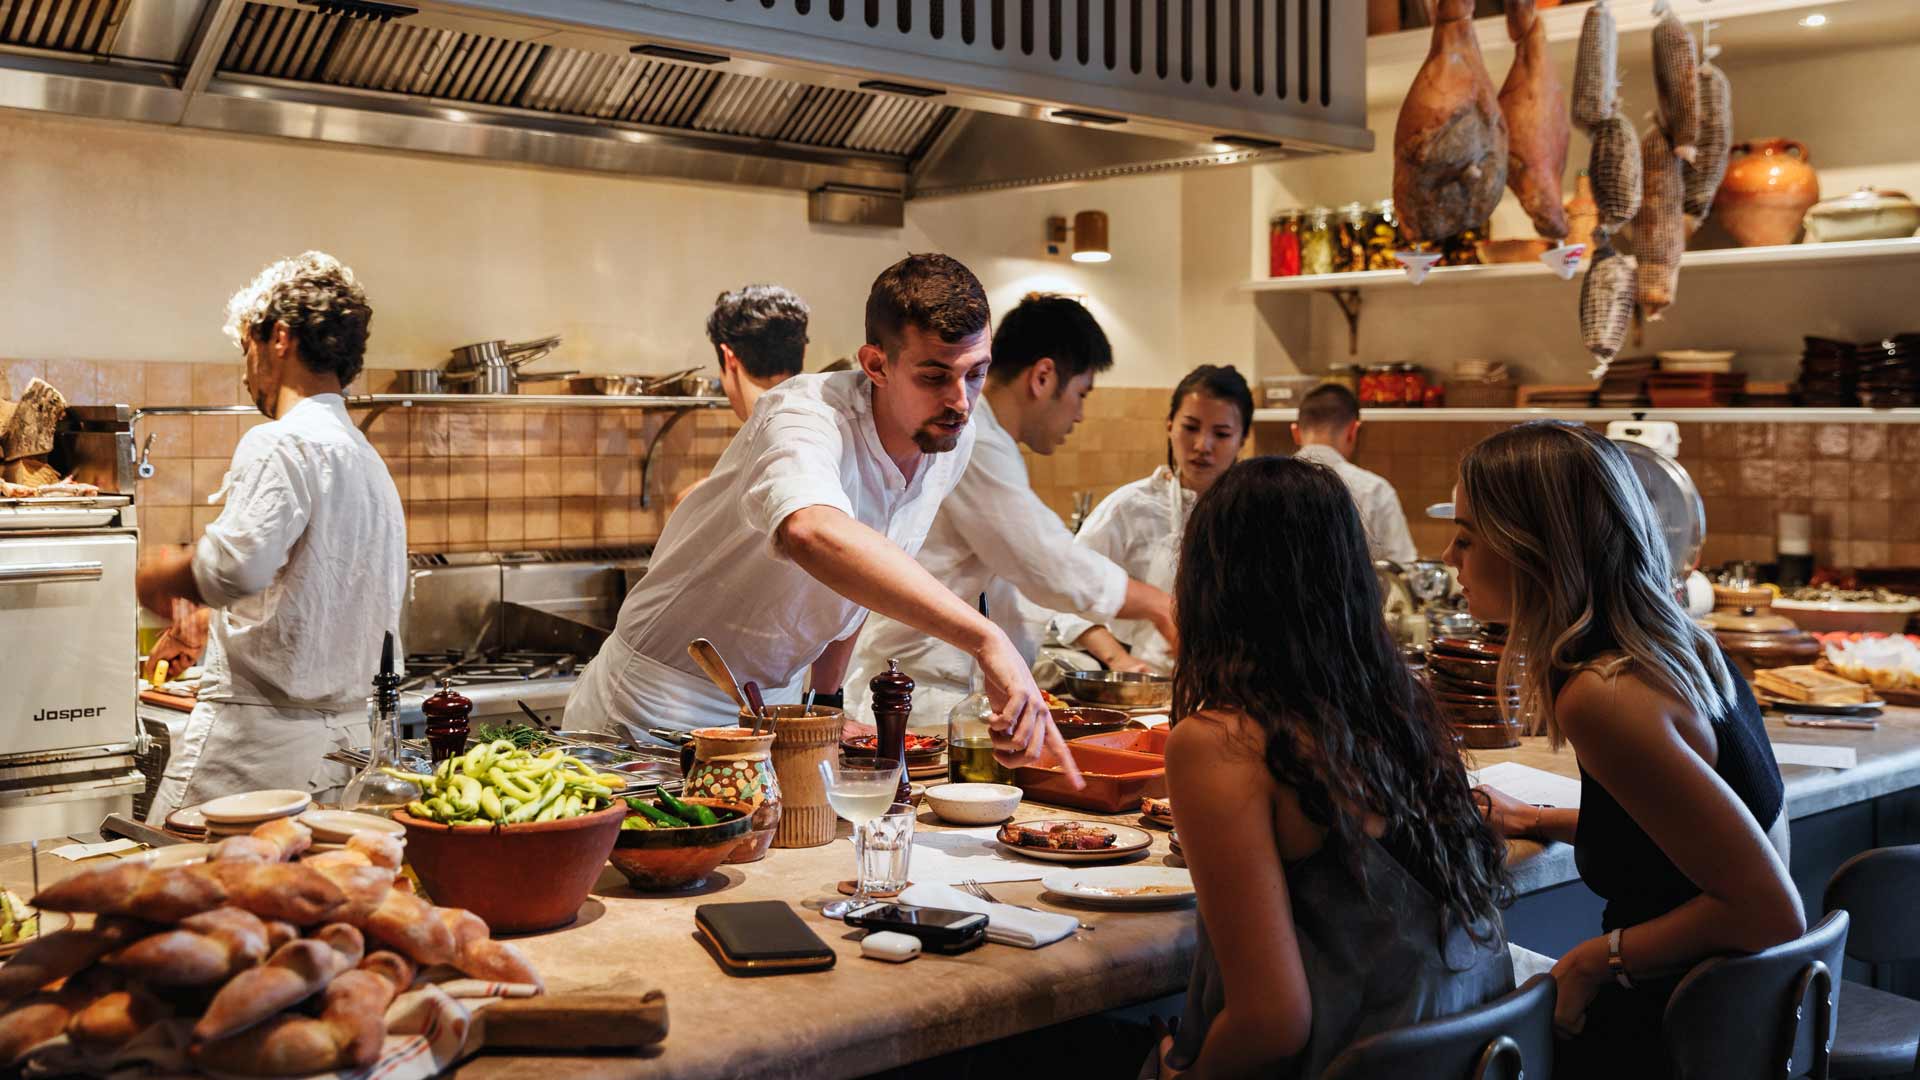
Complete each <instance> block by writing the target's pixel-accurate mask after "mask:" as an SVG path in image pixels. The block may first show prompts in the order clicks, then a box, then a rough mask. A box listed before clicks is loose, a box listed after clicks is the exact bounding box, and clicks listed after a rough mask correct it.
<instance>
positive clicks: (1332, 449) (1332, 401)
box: [1293, 383, 1420, 566]
mask: <svg viewBox="0 0 1920 1080" xmlns="http://www.w3.org/2000/svg"><path fill="white" fill-rule="evenodd" d="M1293 441H1294V443H1295V444H1296V445H1298V446H1299V447H1300V449H1299V450H1298V451H1296V452H1295V453H1294V455H1293V456H1294V457H1297V458H1299V459H1300V460H1302V461H1311V462H1314V463H1316V464H1320V465H1325V466H1327V467H1328V468H1330V469H1332V470H1333V471H1334V472H1335V473H1336V474H1338V475H1339V477H1340V480H1341V482H1343V483H1345V484H1346V485H1347V490H1348V491H1350V492H1352V493H1353V502H1354V505H1355V506H1357V507H1359V508H1360V524H1362V525H1364V526H1366V530H1367V547H1368V548H1369V549H1370V550H1371V551H1372V552H1373V557H1374V558H1376V559H1392V560H1393V561H1394V562H1397V563H1399V564H1400V565H1402V566H1405V565H1407V564H1408V563H1410V562H1412V561H1414V560H1415V559H1417V558H1419V557H1420V551H1419V549H1418V548H1416V547H1414V546H1413V533H1412V532H1410V531H1409V530H1408V529H1407V514H1406V511H1404V510H1402V509H1401V508H1400V495H1399V493H1398V492H1396V491H1394V490H1393V485H1392V484H1390V483H1388V482H1387V478H1386V477H1384V476H1381V475H1380V474H1378V473H1372V472H1368V471H1367V470H1365V469H1363V468H1361V467H1360V466H1358V465H1355V464H1354V463H1353V461H1352V458H1353V451H1354V448H1355V447H1356V446H1358V445H1359V443H1360V399H1359V398H1356V397H1354V396H1353V391H1351V390H1349V389H1347V388H1346V387H1344V386H1341V385H1339V384H1337V383H1328V384H1326V385H1325V386H1321V387H1316V388H1315V389H1314V390H1313V392H1312V393H1310V394H1308V395H1307V396H1306V397H1304V398H1302V399H1301V400H1300V415H1299V418H1298V419H1296V420H1295V421H1294V424H1293Z"/></svg>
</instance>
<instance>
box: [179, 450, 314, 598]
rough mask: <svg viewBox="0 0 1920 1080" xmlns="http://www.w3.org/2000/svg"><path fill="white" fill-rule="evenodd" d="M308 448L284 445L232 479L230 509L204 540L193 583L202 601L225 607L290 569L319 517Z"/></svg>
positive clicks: (228, 494)
mask: <svg viewBox="0 0 1920 1080" xmlns="http://www.w3.org/2000/svg"><path fill="white" fill-rule="evenodd" d="M313 499H314V483H313V477H312V476H311V475H310V468H309V463H308V461H307V455H306V452H305V448H304V447H302V446H301V444H299V443H298V442H294V441H291V440H286V441H282V442H280V443H278V444H276V445H274V446H273V447H271V448H270V449H268V450H267V452H266V453H264V454H262V455H261V456H260V457H258V458H256V459H255V460H253V461H251V462H249V463H247V464H246V465H243V466H241V468H240V471H239V472H237V473H235V474H234V475H233V476H231V477H229V478H228V481H227V488H226V505H225V506H224V507H223V508H222V509H221V511H220V516H219V517H217V518H215V519H214V521H213V523H212V524H211V525H208V526H207V531H206V533H205V534H203V535H202V536H201V537H200V543H199V545H198V546H197V547H196V548H195V549H194V553H193V580H194V582H195V584H197V585H199V587H200V598H201V599H202V600H204V601H206V603H207V604H208V606H210V607H216V608H224V607H230V606H232V605H233V604H234V603H235V602H236V601H239V600H243V599H245V598H247V597H249V596H253V595H256V594H258V593H261V592H265V591H266V588H267V586H269V585H271V584H273V579H274V577H275V576H276V575H278V574H279V573H280V569H281V567H284V566H285V565H287V557H288V555H289V554H290V553H291V552H292V551H293V545H294V544H295V543H297V542H298V541H299V539H300V537H301V535H302V534H303V533H305V532H306V531H307V522H308V521H309V520H310V519H311V517H312V514H313Z"/></svg>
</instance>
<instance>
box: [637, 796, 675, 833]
mask: <svg viewBox="0 0 1920 1080" xmlns="http://www.w3.org/2000/svg"><path fill="white" fill-rule="evenodd" d="M627 805H628V806H631V807H633V808H634V809H635V810H638V811H639V812H640V813H641V814H642V815H643V816H645V817H646V819H647V820H648V821H651V822H653V823H654V824H655V825H657V826H659V827H660V828H662V829H684V828H686V827H687V823H686V822H684V821H681V820H680V819H679V818H677V817H674V816H673V815H672V814H669V813H667V812H666V811H665V810H662V809H660V808H659V807H657V806H654V805H652V804H651V803H648V802H645V801H644V800H641V799H628V800H627Z"/></svg>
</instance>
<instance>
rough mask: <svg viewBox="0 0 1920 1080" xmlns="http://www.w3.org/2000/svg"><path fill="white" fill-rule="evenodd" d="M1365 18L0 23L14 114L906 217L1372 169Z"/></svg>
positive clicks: (425, 11)
mask: <svg viewBox="0 0 1920 1080" xmlns="http://www.w3.org/2000/svg"><path fill="white" fill-rule="evenodd" d="M1363 8H1364V5H1360V4H1356V3H1352V2H1350V0H759V2H758V3H754V2H752V0H549V2H544V3H541V2H534V0H462V2H459V3H448V2H440V0H410V2H408V3H387V2H383V0H0V107H11V108H21V109H37V110H45V111H51V112H61V113H69V114H78V115H88V116H101V117H113V118H119V119H127V120H136V121H143V122H149V123H158V124H171V125H180V126H185V127H192V128H204V129H209V130H218V131H231V132H242V133H251V134H261V135H277V136H283V137H290V138H301V139H315V140H320V141H325V142H337V143H347V144H353V145H361V146H374V147H382V148H388V149H395V150H408V151H422V152H428V153H441V154H452V155H458V156H465V157H476V158H485V159H491V160H497V161H513V162H523V163H527V164H534V165H542V166H552V167H560V168H579V169H593V170H604V171H611V172H621V173H630V174H635V175H645V176H657V177H670V178H681V179H689V180H703V181H716V182H724V183H736V184H751V185H761V186H770V187H781V188H793V189H801V190H807V191H814V192H821V193H823V194H826V195H835V194H838V195H843V196H850V198H847V199H844V200H840V201H838V202H836V201H835V200H834V199H830V198H828V199H817V200H814V203H815V204H816V205H855V206H858V205H866V206H868V207H869V211H870V212H871V209H872V208H873V207H875V206H877V207H879V208H880V212H879V216H880V217H882V218H884V217H885V216H886V208H887V207H888V206H889V205H891V206H892V207H894V208H896V210H897V206H898V200H900V199H903V198H910V197H923V196H936V195H947V194H956V193H961V192H968V191H980V190H988V189H993V188H1000V187H1013V186H1023V185H1035V184H1050V183H1062V182H1068V181H1078V180H1087V179H1096V178H1100V177H1106V176H1118V175H1128V174H1134V173H1139V172H1144V171H1152V170H1159V169H1171V168H1190V167H1198V166H1209V165H1230V164H1238V163H1242V162H1247V161H1255V160H1273V159H1278V158H1284V157H1288V156H1294V155H1299V154H1315V153H1328V152H1341V151H1365V150H1368V149H1371V148H1372V146H1373V137H1372V135H1371V133H1370V132H1368V131H1367V130H1366V126H1365V118H1366V87H1365V78H1366V72H1365V40H1364V33H1365V25H1364V24H1365V12H1364V10H1363Z"/></svg>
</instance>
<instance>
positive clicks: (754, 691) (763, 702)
mask: <svg viewBox="0 0 1920 1080" xmlns="http://www.w3.org/2000/svg"><path fill="white" fill-rule="evenodd" d="M740 689H741V690H742V691H743V692H745V694H746V695H747V708H749V709H752V710H753V733H754V734H755V735H758V734H760V723H761V721H763V720H764V721H771V720H772V719H773V718H772V717H770V716H768V715H767V699H766V698H764V697H761V696H760V684H759V683H757V682H754V681H753V680H752V679H748V680H747V682H746V685H744V686H742V687H741V688H740Z"/></svg>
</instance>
